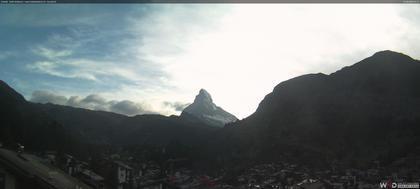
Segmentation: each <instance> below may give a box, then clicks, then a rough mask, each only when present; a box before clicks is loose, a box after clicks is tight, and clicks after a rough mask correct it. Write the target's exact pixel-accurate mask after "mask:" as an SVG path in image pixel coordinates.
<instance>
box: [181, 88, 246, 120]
mask: <svg viewBox="0 0 420 189" xmlns="http://www.w3.org/2000/svg"><path fill="white" fill-rule="evenodd" d="M181 117H182V118H184V119H189V120H196V121H198V122H204V123H206V124H208V125H211V126H215V127H223V126H224V125H225V124H227V123H231V122H235V121H237V120H238V118H236V117H235V116H234V115H232V114H230V113H229V112H226V111H225V110H223V109H222V108H221V107H219V106H216V104H214V103H213V99H212V98H211V96H210V94H209V93H208V92H207V91H206V90H204V89H201V90H200V92H199V94H198V95H197V96H196V97H195V99H194V103H192V104H190V105H189V106H187V107H186V108H185V109H184V110H183V111H182V114H181Z"/></svg>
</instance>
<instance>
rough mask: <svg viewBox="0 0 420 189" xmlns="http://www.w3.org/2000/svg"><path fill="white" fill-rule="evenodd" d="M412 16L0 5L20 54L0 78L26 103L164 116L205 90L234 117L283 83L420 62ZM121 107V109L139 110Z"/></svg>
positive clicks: (403, 10) (388, 10) (402, 11)
mask: <svg viewBox="0 0 420 189" xmlns="http://www.w3.org/2000/svg"><path fill="white" fill-rule="evenodd" d="M0 9H1V7H0ZM41 12H42V14H40V13H41ZM355 12H357V14H354V13H355ZM419 12H420V11H419V7H413V6H409V5H324V4H323V5H317V4H310V5H309V4H308V5H306V4H302V5H300V4H299V5H292V4H291V5H264V4H261V5H191V4H189V5H175V6H173V5H170V6H169V5H162V4H159V5H144V6H143V5H141V6H117V7H113V6H79V5H77V6H74V7H71V8H67V7H64V6H63V7H54V8H43V7H42V8H27V9H24V10H22V9H21V8H19V9H18V8H13V9H11V10H10V11H9V10H8V9H5V8H3V9H2V11H0V26H4V27H2V31H0V32H3V33H4V36H11V37H10V38H7V39H5V40H8V41H6V42H9V43H4V44H10V45H11V46H14V45H17V46H19V47H21V48H18V49H19V50H16V51H14V52H16V53H17V54H19V56H15V57H13V59H16V61H15V62H16V64H8V65H7V66H9V67H10V68H7V67H6V68H4V69H2V70H1V71H2V72H4V73H5V72H7V73H8V74H9V75H10V76H7V77H8V78H6V79H9V80H12V79H14V78H18V77H19V79H20V80H22V81H24V80H26V81H31V84H27V85H32V84H33V85H36V87H35V86H34V87H32V88H31V89H26V90H27V91H26V92H24V93H26V94H30V93H31V92H32V91H33V90H34V89H39V88H47V89H50V90H53V91H58V92H60V93H61V94H83V95H85V94H101V96H102V97H105V99H117V100H118V101H117V102H121V101H123V100H131V101H132V102H133V103H134V104H136V102H146V101H147V104H148V105H150V106H151V107H153V108H145V107H143V106H141V107H142V108H143V110H155V112H160V113H162V114H165V115H168V114H172V113H174V112H176V111H177V110H181V109H182V107H183V106H181V105H182V103H181V104H178V105H176V104H171V103H167V102H168V101H169V102H189V101H192V99H194V95H195V94H196V93H197V92H198V90H199V89H200V88H206V89H209V90H211V91H213V94H212V97H213V99H214V101H215V103H216V104H217V105H219V106H221V107H223V108H224V109H225V110H227V111H229V112H231V113H233V114H235V115H237V116H238V117H239V118H243V117H246V116H247V115H249V114H251V113H252V112H253V111H254V110H255V109H256V108H257V106H258V103H259V102H260V101H261V100H262V99H263V98H264V96H265V95H266V94H267V93H269V92H271V91H272V89H273V87H274V86H275V85H277V84H278V83H280V82H281V81H284V80H286V79H290V78H292V77H295V76H299V75H301V74H306V73H318V72H323V73H331V72H333V71H335V70H337V69H340V68H341V67H343V66H348V65H351V64H353V63H355V62H357V61H360V60H361V59H363V58H365V57H367V56H370V55H372V54H373V53H374V52H376V51H379V50H385V49H390V50H395V51H399V52H403V53H405V54H408V55H410V56H412V57H414V58H418V57H420V50H419V49H420V43H418V42H417V41H419V40H420V37H419V36H420V19H419V16H418V15H419ZM44 13H45V14H44ZM57 13H60V14H57ZM51 15H52V16H51ZM54 15H58V16H56V17H54ZM308 15H309V16H308ZM47 17H51V18H53V19H45V18H47ZM69 18H72V19H69ZM3 21H4V22H3ZM8 26H12V27H8ZM16 26H19V27H16ZM16 28H18V29H19V30H17V29H16ZM20 28H25V30H22V29H20ZM20 30H22V31H23V33H22V34H21V35H18V34H19V33H20ZM17 31H19V32H17ZM25 31H27V33H25ZM14 41H16V43H15V42H14ZM10 45H7V46H5V45H3V46H4V47H3V48H4V49H5V50H8V49H10V47H9V46H10ZM0 47H2V45H0ZM23 47H28V48H27V50H28V52H26V51H25V48H23ZM12 50H13V48H12ZM21 52H23V53H21ZM25 52H26V53H25ZM11 60H12V59H11ZM18 63H19V64H18ZM25 63H26V65H25ZM22 65H24V66H25V68H26V69H22V68H21V67H20V66H22ZM2 68H3V67H2ZM22 70H24V72H23V71H22ZM11 73H13V74H11ZM34 73H35V74H34ZM3 75H6V74H3ZM3 77H4V76H3ZM34 80H36V82H32V81H34ZM45 83H49V84H50V85H48V86H45ZM84 98H86V97H80V96H76V97H69V98H68V102H67V103H69V104H76V105H77V104H78V103H82V102H81V101H82V100H83V99H84ZM106 101H107V102H108V103H110V101H109V100H106ZM82 104H83V106H86V107H89V108H91V109H94V108H96V109H106V110H109V108H110V105H109V104H107V105H106V106H103V105H102V104H103V103H93V102H92V103H86V102H83V103H82ZM114 104H116V103H114ZM123 104H125V107H124V108H122V107H120V108H119V110H123V109H124V110H126V112H129V111H128V110H132V111H141V109H140V110H135V109H134V108H129V107H131V105H132V104H129V103H123ZM88 105H89V106H88Z"/></svg>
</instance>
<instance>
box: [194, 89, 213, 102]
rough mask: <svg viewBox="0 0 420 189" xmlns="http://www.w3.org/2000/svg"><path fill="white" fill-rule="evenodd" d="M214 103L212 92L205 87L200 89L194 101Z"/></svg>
mask: <svg viewBox="0 0 420 189" xmlns="http://www.w3.org/2000/svg"><path fill="white" fill-rule="evenodd" d="M196 102H197V103H213V99H212V98H211V95H210V93H208V92H207V91H206V90H205V89H200V92H199V93H198V95H197V96H195V99H194V103H196Z"/></svg>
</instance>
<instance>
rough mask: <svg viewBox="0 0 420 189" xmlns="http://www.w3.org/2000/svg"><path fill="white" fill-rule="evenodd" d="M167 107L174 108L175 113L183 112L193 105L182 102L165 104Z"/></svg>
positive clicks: (166, 102)
mask: <svg viewBox="0 0 420 189" xmlns="http://www.w3.org/2000/svg"><path fill="white" fill-rule="evenodd" d="M163 104H164V105H165V106H168V107H171V108H173V109H174V110H175V111H183V110H184V109H185V108H186V107H187V106H188V105H190V104H191V103H182V102H168V101H165V102H163Z"/></svg>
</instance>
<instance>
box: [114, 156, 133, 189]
mask: <svg viewBox="0 0 420 189" xmlns="http://www.w3.org/2000/svg"><path fill="white" fill-rule="evenodd" d="M113 170H114V171H113V172H114V173H115V174H116V175H115V176H116V178H115V179H116V182H114V183H115V184H116V186H115V187H116V188H117V189H131V188H132V180H133V179H132V178H133V168H131V167H130V166H128V165H126V164H124V163H123V162H121V161H114V162H113Z"/></svg>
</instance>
